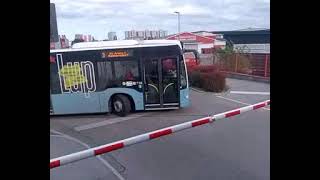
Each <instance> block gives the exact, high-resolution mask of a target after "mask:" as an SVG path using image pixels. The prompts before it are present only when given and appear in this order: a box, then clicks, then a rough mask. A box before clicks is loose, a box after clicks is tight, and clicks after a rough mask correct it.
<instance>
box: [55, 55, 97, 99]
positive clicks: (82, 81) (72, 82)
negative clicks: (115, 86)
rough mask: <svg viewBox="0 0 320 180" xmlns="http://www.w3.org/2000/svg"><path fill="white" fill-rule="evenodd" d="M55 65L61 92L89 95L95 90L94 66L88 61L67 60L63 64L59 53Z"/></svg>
mask: <svg viewBox="0 0 320 180" xmlns="http://www.w3.org/2000/svg"><path fill="white" fill-rule="evenodd" d="M57 66H58V71H59V72H58V73H59V80H60V88H61V93H62V94H65V93H84V94H85V97H90V93H91V92H95V91H96V80H95V75H94V66H93V63H92V62H90V61H81V62H67V64H66V65H65V64H64V62H63V58H62V55H61V54H57Z"/></svg>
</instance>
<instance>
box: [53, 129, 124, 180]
mask: <svg viewBox="0 0 320 180" xmlns="http://www.w3.org/2000/svg"><path fill="white" fill-rule="evenodd" d="M50 131H51V132H53V133H56V134H59V135H60V136H58V135H51V136H54V137H63V138H66V139H69V140H71V141H75V142H77V143H79V144H81V145H82V146H84V147H86V148H88V149H90V148H91V147H90V146H89V145H88V144H86V143H84V142H82V141H80V140H78V139H76V138H73V137H71V136H69V135H66V134H63V133H61V132H58V131H56V130H53V129H50ZM96 157H97V158H98V159H99V160H100V161H101V162H102V164H104V165H105V166H106V167H107V168H109V169H110V170H111V172H112V173H113V174H114V175H115V176H117V177H118V178H119V179H120V180H125V178H124V177H123V176H121V174H120V173H119V172H118V171H117V170H116V169H114V168H113V167H112V166H111V165H110V164H109V163H108V161H106V160H105V159H103V158H102V157H101V156H100V155H99V156H96Z"/></svg>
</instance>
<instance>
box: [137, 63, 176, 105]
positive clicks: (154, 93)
mask: <svg viewBox="0 0 320 180" xmlns="http://www.w3.org/2000/svg"><path fill="white" fill-rule="evenodd" d="M178 68H179V67H178V58H175V57H170V58H157V59H145V60H144V61H143V71H144V92H145V109H146V110H152V109H177V108H178V107H179V89H178V87H179V86H178V75H179V73H178Z"/></svg>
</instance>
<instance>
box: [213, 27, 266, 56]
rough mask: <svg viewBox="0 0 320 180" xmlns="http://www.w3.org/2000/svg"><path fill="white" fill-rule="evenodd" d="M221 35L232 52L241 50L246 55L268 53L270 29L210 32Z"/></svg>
mask: <svg viewBox="0 0 320 180" xmlns="http://www.w3.org/2000/svg"><path fill="white" fill-rule="evenodd" d="M211 33H219V34H223V36H224V39H226V40H227V44H228V45H231V46H232V47H233V48H234V50H236V49H238V48H241V49H243V50H244V51H247V52H248V53H260V54H261V53H262V54H269V53H270V29H254V28H248V29H242V30H235V31H212V32H211Z"/></svg>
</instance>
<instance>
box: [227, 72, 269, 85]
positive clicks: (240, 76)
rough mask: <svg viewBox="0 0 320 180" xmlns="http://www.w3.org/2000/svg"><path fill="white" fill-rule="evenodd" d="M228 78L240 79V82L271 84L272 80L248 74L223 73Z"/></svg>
mask: <svg viewBox="0 0 320 180" xmlns="http://www.w3.org/2000/svg"><path fill="white" fill-rule="evenodd" d="M223 73H225V75H226V76H227V77H228V78H234V79H240V80H249V81H256V82H262V83H267V84H270V78H265V77H259V76H250V75H246V74H240V73H230V72H223Z"/></svg>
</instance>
